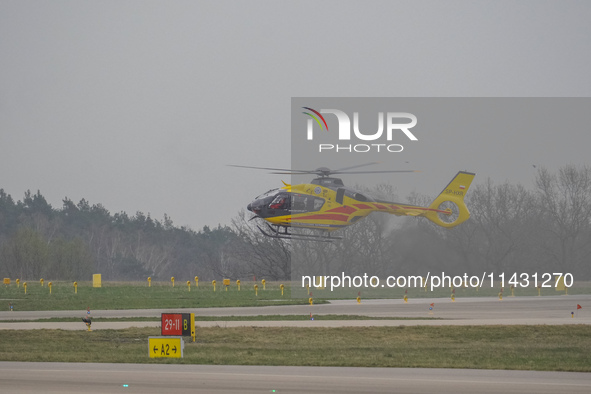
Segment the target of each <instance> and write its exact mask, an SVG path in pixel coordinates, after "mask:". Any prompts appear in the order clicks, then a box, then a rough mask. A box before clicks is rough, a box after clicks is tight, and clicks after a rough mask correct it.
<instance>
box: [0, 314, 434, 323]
mask: <svg viewBox="0 0 591 394" xmlns="http://www.w3.org/2000/svg"><path fill="white" fill-rule="evenodd" d="M312 317H313V318H314V320H439V319H440V318H438V317H383V316H380V317H372V316H360V315H312ZM80 319H81V318H78V317H50V318H44V319H34V320H25V319H21V320H0V323H29V322H30V323H49V322H79V321H80ZM160 320H161V319H160V317H95V318H93V319H92V321H93V322H94V323H96V322H128V321H131V322H136V321H160ZM301 320H310V316H309V315H257V316H195V321H197V322H199V321H301Z"/></svg>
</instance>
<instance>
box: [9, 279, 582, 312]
mask: <svg viewBox="0 0 591 394" xmlns="http://www.w3.org/2000/svg"><path fill="white" fill-rule="evenodd" d="M254 284H255V283H254V282H245V283H243V284H242V286H241V290H240V291H238V289H237V287H236V284H235V283H232V285H231V286H229V287H228V290H227V291H226V288H225V286H223V285H221V284H220V283H218V284H217V286H216V291H215V292H214V291H213V286H212V284H211V283H200V285H199V286H195V283H194V282H192V285H191V288H190V289H191V290H190V291H189V287H188V286H187V285H186V282H178V281H177V282H176V286H175V287H173V286H172V285H171V283H170V282H152V286H151V287H148V284H147V282H145V283H144V282H103V287H100V288H94V287H92V283H91V282H79V283H78V293H77V294H75V293H74V286H73V283H72V282H54V283H53V285H52V289H51V294H50V292H49V287H48V282H45V283H44V286H41V284H40V283H39V282H38V281H35V282H29V283H28V286H27V294H25V291H24V288H23V284H22V283H21V284H20V286H19V287H17V286H16V284H15V283H14V281H13V283H11V284H10V285H0V302H4V307H5V308H6V309H5V310H8V308H9V304H12V306H13V308H14V310H15V311H31V310H38V311H42V310H80V309H81V310H84V309H86V308H88V307H90V308H91V309H93V310H97V309H164V308H207V307H236V306H264V305H298V304H307V303H308V296H307V294H306V290H305V289H304V290H303V297H300V298H291V295H292V292H291V286H290V283H289V282H286V283H285V286H284V293H283V295H281V289H280V284H281V283H279V282H267V284H266V289H263V285H262V284H261V283H258V287H259V288H258V294H255V290H254ZM499 290H500V288H499V289H497V288H494V289H493V288H490V287H483V288H482V289H474V288H470V287H468V288H463V287H462V288H457V289H454V290H453V293H452V289H449V288H438V289H435V290H434V291H430V290H428V291H425V289H423V288H408V289H404V288H392V289H385V290H384V289H371V288H370V289H364V290H362V291H358V289H340V290H338V291H335V292H331V291H330V290H329V289H328V288H326V289H317V288H311V289H310V292H311V293H312V295H313V298H314V303H316V304H319V303H324V302H325V300H326V299H330V298H342V299H355V298H356V297H357V295H358V293H360V295H361V298H362V299H370V298H392V299H402V298H403V297H404V296H405V295H406V296H407V297H408V298H426V297H430V298H435V297H437V298H438V297H451V295H452V294H453V295H454V296H455V297H456V298H461V297H479V296H495V297H496V296H498V293H499ZM299 292H301V291H299ZM299 292H298V293H299ZM568 292H569V294H591V284H590V283H589V282H580V283H575V286H573V287H572V288H570V289H569V290H568ZM294 293H295V292H294ZM503 294H504V296H505V297H506V296H510V295H511V290H510V289H505V290H504V293H503ZM514 294H515V296H517V297H519V296H537V295H538V289H536V288H533V287H529V288H516V289H514ZM559 294H564V292H557V291H555V290H554V289H553V288H550V289H548V288H545V289H542V290H541V295H542V296H548V295H559ZM4 307H3V308H4Z"/></svg>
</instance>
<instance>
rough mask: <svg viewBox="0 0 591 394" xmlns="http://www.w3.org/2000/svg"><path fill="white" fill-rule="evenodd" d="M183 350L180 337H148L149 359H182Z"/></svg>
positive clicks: (183, 344)
mask: <svg viewBox="0 0 591 394" xmlns="http://www.w3.org/2000/svg"><path fill="white" fill-rule="evenodd" d="M184 348H185V342H184V341H183V338H182V337H148V350H149V353H150V358H158V357H166V358H182V357H183V349H184Z"/></svg>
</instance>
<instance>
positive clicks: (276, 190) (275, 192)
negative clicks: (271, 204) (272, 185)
mask: <svg viewBox="0 0 591 394" xmlns="http://www.w3.org/2000/svg"><path fill="white" fill-rule="evenodd" d="M278 191H279V189H271V190H269V191H268V192H266V193H263V194H261V195H260V196H257V197H256V198H255V200H261V199H263V198H266V197H270V196H274V195H275V194H277V192H278Z"/></svg>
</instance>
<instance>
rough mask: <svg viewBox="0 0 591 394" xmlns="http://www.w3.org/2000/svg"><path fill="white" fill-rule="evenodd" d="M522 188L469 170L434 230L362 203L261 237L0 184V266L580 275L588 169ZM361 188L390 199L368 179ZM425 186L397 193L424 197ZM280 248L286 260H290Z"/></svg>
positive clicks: (70, 273)
mask: <svg viewBox="0 0 591 394" xmlns="http://www.w3.org/2000/svg"><path fill="white" fill-rule="evenodd" d="M533 184H534V186H533V187H531V188H526V187H525V186H523V185H521V184H512V183H501V184H495V183H494V182H493V181H492V180H490V179H483V180H479V179H478V178H476V182H475V184H473V185H472V187H471V189H470V191H469V192H468V195H467V197H466V202H467V205H468V207H469V209H470V212H471V218H470V219H469V220H468V221H467V222H465V223H463V224H462V225H460V226H458V227H456V228H453V229H444V228H441V227H438V226H436V225H434V224H432V223H431V222H429V221H427V220H424V219H422V218H418V219H417V218H396V217H392V216H390V215H385V214H375V213H374V214H372V215H370V216H369V217H368V218H366V219H365V220H362V221H360V222H358V223H357V224H355V225H354V226H350V227H349V228H346V229H343V230H340V231H339V232H338V233H337V234H338V235H339V236H341V237H342V238H343V239H342V240H337V241H335V242H332V243H321V242H309V241H306V242H293V241H286V240H277V239H270V238H268V237H265V236H263V235H262V234H261V233H260V231H259V230H258V229H257V228H256V225H257V221H254V220H253V221H250V220H249V219H250V216H251V214H250V213H246V212H244V211H241V212H238V213H237V215H236V217H235V218H234V220H233V223H232V225H231V226H223V227H222V226H218V227H217V228H209V227H207V226H205V227H204V228H203V229H201V230H199V231H194V230H192V229H190V228H187V227H178V226H175V225H174V223H173V222H172V220H171V219H170V218H169V217H168V216H166V215H165V216H164V218H163V219H162V220H155V219H153V218H151V217H150V215H145V214H144V213H142V212H137V213H136V214H135V215H133V216H129V215H128V214H126V213H124V212H121V213H116V214H111V213H110V212H109V211H108V210H107V209H106V208H105V207H103V206H102V205H101V204H94V205H91V204H90V203H88V201H86V200H84V199H83V200H81V201H79V202H78V203H75V202H73V201H71V200H69V199H68V198H65V199H64V200H63V204H62V206H61V207H59V208H54V207H52V206H51V205H50V204H48V203H47V201H46V199H45V198H44V197H43V195H42V194H41V193H40V192H39V191H38V192H37V193H35V194H32V193H31V192H30V191H27V192H26V193H25V195H24V198H23V199H22V200H18V201H15V200H14V199H13V198H12V197H11V196H10V195H8V194H6V193H5V192H4V190H2V189H0V275H3V276H4V277H12V278H21V279H30V280H32V279H39V278H41V277H43V278H45V279H48V280H89V279H90V278H91V274H93V273H101V274H102V275H103V278H104V279H105V280H145V279H146V278H147V277H148V276H151V277H152V278H153V279H154V280H168V279H170V277H171V276H175V277H176V278H178V279H179V280H183V278H186V279H187V280H188V279H191V278H193V276H195V275H198V276H199V277H200V278H202V279H204V280H211V279H221V278H231V279H250V278H252V277H253V276H256V277H259V278H263V277H265V278H267V279H269V280H279V279H289V278H290V276H291V275H292V274H293V275H294V276H297V275H300V274H301V275H311V274H317V275H323V274H334V269H335V267H336V268H338V269H339V270H340V269H342V270H344V271H345V272H346V273H347V274H349V275H356V274H363V273H370V274H371V275H378V276H385V275H401V274H405V275H406V274H410V275H421V274H424V273H426V272H427V271H431V272H437V271H445V272H446V273H450V274H452V273H453V274H457V273H459V274H463V273H468V274H482V272H485V271H486V272H489V273H490V272H498V273H500V272H507V273H513V272H518V273H522V272H524V273H530V274H534V273H536V272H538V273H546V272H550V273H552V272H570V273H572V274H573V275H574V277H575V279H576V280H582V279H589V278H591V168H590V167H588V166H579V167H577V166H565V167H563V168H560V169H559V170H558V171H555V172H551V171H549V170H546V169H539V170H538V172H537V175H536V178H535V180H534V182H533ZM367 193H368V194H369V195H371V196H374V197H376V198H379V199H387V200H391V201H397V200H398V201H399V200H400V199H399V198H398V196H396V193H395V190H394V189H393V188H392V187H391V186H388V185H379V186H377V187H376V188H374V189H373V190H368V191H367ZM433 197H434V196H429V197H426V196H421V195H417V194H413V195H411V196H409V197H407V198H406V199H402V200H403V201H408V202H410V203H413V204H421V205H428V204H429V203H430V200H431V199H432V198H433ZM292 259H293V261H294V264H292Z"/></svg>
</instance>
